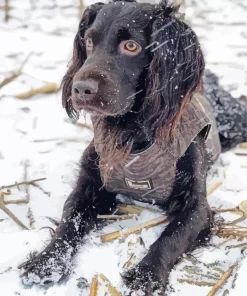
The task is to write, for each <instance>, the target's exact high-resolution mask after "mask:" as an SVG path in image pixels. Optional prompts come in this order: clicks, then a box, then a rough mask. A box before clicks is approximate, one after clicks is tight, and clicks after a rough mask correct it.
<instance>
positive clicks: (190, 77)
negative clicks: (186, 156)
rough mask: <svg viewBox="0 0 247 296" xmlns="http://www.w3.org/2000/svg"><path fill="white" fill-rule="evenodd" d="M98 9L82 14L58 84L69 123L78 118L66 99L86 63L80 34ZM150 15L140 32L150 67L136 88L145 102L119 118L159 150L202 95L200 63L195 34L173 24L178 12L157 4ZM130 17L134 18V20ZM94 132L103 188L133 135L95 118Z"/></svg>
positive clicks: (178, 22)
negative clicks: (140, 128) (138, 125)
mask: <svg viewBox="0 0 247 296" xmlns="http://www.w3.org/2000/svg"><path fill="white" fill-rule="evenodd" d="M128 2H135V1H128ZM103 6H104V4H103V3H97V4H94V5H91V6H90V7H89V8H87V9H86V10H85V12H84V14H83V16H82V19H81V21H80V24H79V28H78V33H77V34H76V37H75V40H74V52H73V58H72V61H71V64H70V67H69V69H68V72H67V73H66V75H65V76H64V78H63V82H62V86H63V94H62V100H63V106H64V107H65V108H66V110H67V113H68V115H69V116H70V117H71V118H72V119H77V118H78V117H79V113H78V111H76V110H74V108H73V106H72V102H71V99H70V97H71V89H72V83H73V77H74V75H75V74H76V73H77V71H78V70H79V69H80V68H81V67H82V65H83V64H84V62H85V60H86V58H87V54H86V46H85V40H84V34H85V31H86V30H87V29H88V28H89V27H90V25H91V24H92V23H93V21H94V19H95V17H96V15H97V13H98V12H99V11H100V9H101V8H102V7H103ZM150 10H152V11H150V15H152V19H151V20H150V21H149V23H148V24H147V25H146V28H145V32H146V34H149V38H150V44H151V45H152V46H150V47H149V51H150V56H151V62H150V65H149V66H148V68H147V69H146V73H145V74H146V75H145V78H144V79H143V81H142V82H141V84H142V85H141V86H140V88H142V89H145V98H144V99H143V106H142V108H141V109H140V111H139V112H138V114H137V115H136V116H135V117H134V118H133V114H132V115H131V118H129V117H130V114H126V115H125V118H126V120H131V121H133V124H134V121H138V120H139V118H140V119H141V118H145V122H144V124H145V131H146V135H147V138H148V137H150V135H151V134H152V135H151V136H153V134H154V135H155V141H157V143H159V145H161V146H162V145H164V143H167V139H171V137H172V135H173V131H174V130H175V128H176V126H177V125H178V124H179V122H180V118H181V115H182V114H183V110H184V108H185V107H186V105H187V104H188V103H189V102H190V99H191V96H192V95H193V93H194V92H195V91H196V92H202V87H201V86H202V75H203V70H204V58H203V54H202V51H201V48H200V45H199V42H198V39H197V36H196V34H195V33H194V31H193V30H192V29H191V28H190V27H189V26H188V25H187V24H186V23H185V22H183V21H181V20H180V19H179V14H178V7H175V6H173V5H169V4H168V1H164V0H163V1H161V2H160V4H158V5H156V6H154V5H153V6H150ZM131 17H133V18H135V15H132V16H131ZM159 45H162V46H159ZM165 56H166V58H164V57H165ZM164 89H165V90H166V91H165V92H164V91H163V90H164ZM142 121H143V120H142ZM94 129H99V130H100V132H98V134H99V135H100V136H101V139H100V143H101V144H103V148H102V153H101V154H100V167H101V169H102V170H103V171H104V174H103V175H104V183H106V182H107V180H108V178H109V176H110V173H111V171H112V167H114V166H116V165H117V164H119V163H121V162H123V161H124V160H125V159H126V158H127V156H128V154H129V153H130V151H131V149H132V145H133V142H134V139H135V134H134V132H133V130H134V129H133V126H131V127H130V128H129V129H119V128H118V122H117V119H113V118H111V119H109V118H108V119H107V120H106V119H103V118H97V119H96V120H95V125H94Z"/></svg>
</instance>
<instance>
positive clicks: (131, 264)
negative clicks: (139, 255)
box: [123, 253, 136, 268]
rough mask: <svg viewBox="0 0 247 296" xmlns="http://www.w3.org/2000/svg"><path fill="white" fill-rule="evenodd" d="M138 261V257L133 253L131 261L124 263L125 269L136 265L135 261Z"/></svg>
mask: <svg viewBox="0 0 247 296" xmlns="http://www.w3.org/2000/svg"><path fill="white" fill-rule="evenodd" d="M135 260H136V255H135V254H134V253H132V254H131V255H130V257H129V259H128V260H127V261H126V262H125V263H124V265H123V268H130V267H131V266H133V265H134V261H135Z"/></svg>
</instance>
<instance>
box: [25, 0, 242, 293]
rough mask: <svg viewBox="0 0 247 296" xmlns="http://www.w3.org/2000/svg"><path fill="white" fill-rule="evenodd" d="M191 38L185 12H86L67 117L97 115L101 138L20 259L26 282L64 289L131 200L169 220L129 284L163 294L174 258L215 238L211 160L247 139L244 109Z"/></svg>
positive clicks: (123, 5) (131, 7)
mask: <svg viewBox="0 0 247 296" xmlns="http://www.w3.org/2000/svg"><path fill="white" fill-rule="evenodd" d="M204 68H205V63H204V57H203V53H202V50H201V47H200V44H199V41H198V38H197V36H196V34H195V32H194V31H193V30H192V29H191V27H190V26H189V25H188V24H187V23H186V22H185V21H183V20H182V17H181V14H179V11H178V7H174V6H172V5H170V4H168V1H165V0H162V1H161V2H160V3H159V4H157V5H154V4H149V3H137V2H136V1H134V0H128V1H127V0H125V1H123V0H121V1H113V2H110V3H108V4H104V3H97V4H94V5H91V6H89V7H88V8H87V9H86V10H85V12H84V14H83V16H82V19H81V21H80V24H79V28H78V32H77V34H76V36H75V40H74V51H73V58H72V61H71V64H70V66H69V69H68V71H67V73H66V75H65V76H64V79H63V84H62V85H63V94H62V101H63V106H64V107H65V108H66V111H67V113H68V115H69V117H70V118H72V119H73V120H77V119H78V117H79V115H80V111H81V110H86V111H88V112H90V113H91V118H92V123H93V128H94V139H93V140H92V142H91V144H90V145H89V146H88V147H87V149H86V150H85V151H84V152H83V156H82V159H81V163H80V175H79V178H78V181H77V183H76V186H75V189H74V190H73V191H72V193H71V194H70V196H69V197H68V199H67V201H66V203H65V205H64V210H63V216H62V219H61V223H60V224H59V226H58V227H57V229H56V232H55V235H54V237H53V239H52V241H51V242H50V243H49V245H48V246H47V247H46V248H45V249H44V250H43V251H42V252H41V253H40V254H39V255H37V256H36V257H35V258H33V259H32V260H30V261H28V262H27V263H26V264H22V267H23V268H24V269H25V271H24V273H23V274H22V278H23V282H24V283H25V284H26V285H31V284H33V283H38V284H40V285H46V284H48V283H50V282H61V281H62V280H63V279H65V277H66V276H67V275H68V274H69V272H70V269H71V265H72V261H73V257H74V256H75V254H76V252H77V250H78V248H79V247H80V246H81V244H82V242H83V237H84V236H85V234H87V233H89V231H90V230H92V229H94V228H95V226H98V223H99V222H98V221H97V219H96V217H97V215H98V214H109V213H111V212H112V211H114V208H115V207H116V195H117V194H118V193H121V194H124V195H126V196H129V197H131V198H133V199H134V200H139V201H143V202H147V203H155V204H157V205H159V206H160V207H161V208H162V209H163V210H164V211H166V215H167V216H168V217H169V222H170V223H169V225H168V226H167V227H166V228H165V229H164V231H163V233H162V234H161V235H160V237H159V238H158V239H157V241H155V242H154V243H153V244H152V245H151V247H150V248H149V251H148V253H147V255H146V256H145V257H144V258H143V259H142V260H141V262H139V263H138V264H137V265H136V266H135V267H134V268H132V269H130V270H129V271H128V272H125V273H123V274H122V277H123V280H124V282H125V284H126V285H127V286H128V287H129V288H130V289H131V290H135V289H142V290H143V292H144V293H145V295H148V296H152V295H154V292H155V291H156V292H157V293H159V294H160V295H164V289H165V286H166V284H167V281H168V277H169V272H170V270H171V269H172V268H173V266H174V265H175V264H176V262H177V261H178V259H179V257H180V256H181V255H182V254H183V253H185V252H188V251H190V250H192V249H193V248H195V247H196V246H198V245H200V243H201V242H203V241H204V240H205V238H207V237H208V236H209V235H210V227H211V224H212V212H211V210H210V207H209V205H208V202H207V198H206V177H207V172H208V168H209V165H210V163H212V162H213V161H214V160H216V159H217V157H218V155H219V153H220V152H221V151H226V150H229V149H230V148H232V147H234V146H236V145H237V144H238V143H240V142H243V141H246V140H247V122H246V120H247V119H246V118H247V117H246V115H247V113H246V110H247V109H246V104H244V103H241V102H240V101H238V100H236V99H234V98H232V97H231V95H230V94H229V93H227V92H226V91H224V90H223V89H222V88H221V86H220V85H219V83H218V79H217V77H216V76H215V75H214V74H212V73H211V72H209V71H204Z"/></svg>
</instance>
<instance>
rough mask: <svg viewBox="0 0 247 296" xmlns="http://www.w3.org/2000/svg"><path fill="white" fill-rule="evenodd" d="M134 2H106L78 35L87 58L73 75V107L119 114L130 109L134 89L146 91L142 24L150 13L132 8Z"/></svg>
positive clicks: (101, 113) (145, 40) (139, 91)
mask: <svg viewBox="0 0 247 296" xmlns="http://www.w3.org/2000/svg"><path fill="white" fill-rule="evenodd" d="M123 3H124V2H123ZM133 6H134V4H132V3H124V4H122V3H120V2H119V3H112V4H108V5H105V6H104V7H103V8H102V9H101V10H100V11H99V13H98V14H97V16H96V18H95V20H94V22H93V23H92V25H91V26H90V27H89V28H88V29H87V30H86V31H85V33H84V36H81V37H82V38H83V39H84V42H85V48H86V60H85V62H84V64H83V65H82V67H81V68H80V69H79V71H78V72H77V73H76V74H75V76H74V78H73V85H72V90H71V91H72V97H71V99H72V104H73V107H74V109H76V110H82V109H83V110H86V111H90V112H92V113H95V114H98V115H103V116H114V115H121V114H124V113H126V112H128V111H130V110H131V108H132V107H133V105H134V102H135V98H136V94H137V93H141V92H143V93H144V92H145V90H144V89H141V86H142V84H143V83H142V74H143V72H144V71H145V69H146V68H147V65H148V62H149V51H148V49H146V47H147V46H148V42H149V40H148V38H147V36H148V34H145V33H146V32H145V28H146V25H147V23H148V21H149V20H150V19H149V17H150V15H148V14H147V13H144V12H145V11H143V10H138V9H135V11H133V8H134V7H133ZM135 6H136V4H135ZM140 8H141V6H140ZM112 16H114V17H112ZM129 16H130V17H129Z"/></svg>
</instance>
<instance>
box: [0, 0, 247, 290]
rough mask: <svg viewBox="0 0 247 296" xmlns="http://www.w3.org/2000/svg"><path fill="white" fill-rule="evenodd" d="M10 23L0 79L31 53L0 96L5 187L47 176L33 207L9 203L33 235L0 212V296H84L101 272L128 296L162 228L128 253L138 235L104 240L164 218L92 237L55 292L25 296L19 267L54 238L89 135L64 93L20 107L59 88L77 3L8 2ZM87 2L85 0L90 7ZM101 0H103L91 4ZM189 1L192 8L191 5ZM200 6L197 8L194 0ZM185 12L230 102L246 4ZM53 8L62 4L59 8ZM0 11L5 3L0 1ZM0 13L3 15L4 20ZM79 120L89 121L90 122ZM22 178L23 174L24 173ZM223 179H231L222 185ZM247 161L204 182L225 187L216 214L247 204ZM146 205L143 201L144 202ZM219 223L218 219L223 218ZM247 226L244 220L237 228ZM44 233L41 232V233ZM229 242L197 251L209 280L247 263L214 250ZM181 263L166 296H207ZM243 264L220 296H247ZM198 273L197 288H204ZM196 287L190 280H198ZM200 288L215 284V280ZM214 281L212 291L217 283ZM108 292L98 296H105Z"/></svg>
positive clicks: (0, 169)
mask: <svg viewBox="0 0 247 296" xmlns="http://www.w3.org/2000/svg"><path fill="white" fill-rule="evenodd" d="M10 2H11V6H13V7H14V9H13V10H11V12H10V15H11V16H12V17H13V18H12V19H10V22H9V24H5V23H3V22H1V23H0V40H1V46H0V56H1V63H0V81H2V79H4V78H5V77H6V76H8V75H9V74H10V73H11V72H12V71H13V70H18V68H19V67H20V66H21V64H22V62H23V61H24V60H25V58H26V57H27V56H28V55H29V54H30V53H32V54H31V56H30V57H29V59H28V62H27V63H26V64H25V66H24V68H23V73H24V74H23V75H21V76H19V77H18V78H16V79H15V80H14V81H13V82H11V83H10V84H8V85H6V86H5V87H3V88H2V89H1V90H0V186H2V185H8V184H12V183H14V182H15V181H22V180H23V179H24V177H25V174H26V179H27V180H31V179H36V178H42V177H45V178H47V179H46V180H45V181H42V182H38V183H37V184H38V185H40V186H41V187H40V188H38V187H34V186H30V187H29V195H30V202H29V204H21V205H20V204H19V205H8V208H9V209H10V210H11V211H12V212H13V213H15V215H16V216H17V217H18V218H19V219H20V220H21V221H22V222H23V223H24V224H25V225H27V226H28V227H29V219H28V218H27V213H28V209H29V208H30V209H31V210H32V213H33V215H34V217H35V229H34V230H30V231H27V230H22V229H20V227H19V226H18V225H16V224H15V223H14V222H13V221H12V220H11V219H10V218H9V217H8V216H7V215H5V213H4V212H3V211H1V210H0V242H1V243H0V291H1V295H4V296H14V295H22V296H29V295H30V296H31V295H40V296H41V295H47V296H51V295H59V296H68V295H70V296H75V295H80V296H86V295H89V290H88V288H85V289H83V288H80V287H81V286H83V284H82V285H80V283H81V282H83V280H82V278H85V279H86V280H87V281H88V283H90V282H91V279H92V277H93V276H94V275H95V274H96V273H104V274H105V275H106V277H107V278H108V279H109V280H110V281H111V282H112V284H113V285H115V286H116V288H117V289H118V290H119V291H121V292H124V290H125V288H124V287H123V286H122V281H121V276H120V273H121V272H122V271H123V265H124V264H125V262H126V261H128V259H129V256H130V252H134V254H135V255H136V257H137V259H136V262H137V261H138V260H140V259H141V258H142V257H143V256H144V255H145V254H146V252H147V249H148V247H149V246H150V245H151V244H152V243H153V242H154V241H155V240H156V239H157V237H158V236H159V234H160V233H161V231H162V230H163V229H164V227H165V226H164V225H161V226H157V227H154V228H152V229H148V230H144V231H142V233H141V237H142V241H143V245H138V244H137V245H136V246H133V247H132V249H130V248H129V247H128V243H129V242H135V241H136V239H137V235H131V236H129V237H128V238H127V239H126V240H115V241H113V242H110V243H106V244H102V243H100V241H99V238H98V237H99V235H101V234H104V233H109V232H112V231H116V230H121V229H122V228H126V227H129V226H134V225H137V224H139V223H142V222H144V221H148V220H151V219H153V218H156V217H157V216H159V214H157V213H152V212H149V211H144V212H143V213H142V214H141V215H140V217H139V219H138V220H137V221H136V220H135V219H133V220H126V221H117V222H114V223H112V224H109V225H107V226H105V227H104V228H103V229H102V230H100V231H98V232H92V233H90V235H89V236H87V238H86V242H85V244H84V246H83V247H82V248H81V249H80V252H79V254H78V256H77V257H76V260H75V262H74V263H73V264H74V267H73V273H72V274H71V276H70V278H69V280H68V281H67V282H66V284H62V285H55V286H53V287H51V288H50V289H48V290H47V291H44V290H42V289H40V288H39V287H33V288H31V289H26V288H25V287H24V286H22V284H21V281H20V278H19V275H20V271H19V270H18V269H17V266H18V265H19V264H20V263H22V262H23V261H25V260H26V258H27V256H28V255H29V253H30V252H31V251H32V252H33V251H40V250H42V249H43V248H44V246H45V245H46V244H47V243H48V242H49V240H50V232H49V229H47V228H43V227H46V226H50V227H53V228H54V225H53V224H52V223H51V222H50V221H49V220H48V219H47V218H46V217H47V216H49V217H53V218H57V219H60V217H61V213H62V208H63V204H64V202H65V200H66V197H67V196H68V194H69V193H70V192H71V190H72V188H73V186H74V183H75V180H76V176H77V173H78V171H77V169H78V167H77V164H78V160H79V159H80V156H81V153H82V151H83V150H84V149H85V147H86V146H87V144H88V143H89V142H90V139H91V138H92V133H91V132H90V131H89V130H87V129H84V128H82V127H80V126H77V125H73V124H71V123H70V122H68V120H67V115H66V114H65V111H64V110H63V109H62V107H61V93H60V92H59V93H56V94H51V95H39V96H36V97H34V98H33V99H28V100H18V99H15V98H14V97H13V95H15V94H19V93H22V92H25V91H27V90H29V89H31V88H36V87H40V86H42V85H43V84H44V83H46V82H54V83H57V84H60V82H61V79H62V77H63V75H64V73H65V71H66V66H67V64H68V61H69V59H70V58H71V54H72V44H73V38H74V34H75V32H76V29H77V26H78V1H75V0H63V1H52V0H46V1H41V0H40V1H35V2H34V3H35V5H34V6H35V10H33V12H32V13H31V10H30V9H31V4H30V3H32V2H31V1H27V0H26V1H25V0H22V1H17V0H12V1H10ZM85 2H87V3H89V0H88V1H85ZM95 2H97V1H95ZM187 2H188V3H189V2H191V1H187ZM193 2H194V1H193ZM197 2H198V3H197V4H196V6H195V5H193V6H190V5H189V6H188V7H186V9H184V10H185V12H186V17H187V19H188V20H189V21H190V22H191V23H192V25H193V28H194V29H195V30H196V32H197V33H198V35H199V36H200V40H201V43H202V46H203V49H204V52H205V54H206V60H207V65H208V67H209V68H210V69H212V70H213V71H215V72H216V73H217V74H218V75H219V76H220V78H221V79H220V81H221V82H222V83H223V84H224V85H225V87H226V89H228V90H230V91H231V92H232V94H233V95H235V96H239V95H241V94H246V93H247V84H246V81H247V59H246V56H247V29H246V28H247V26H246V25H247V23H246V13H247V12H246V8H245V9H244V8H243V7H242V6H241V5H240V4H242V5H245V6H246V7H247V1H230V0H221V1H215V0H207V1H206V0H204V1H197ZM54 3H55V4H56V5H55V7H54ZM0 4H1V2H0ZM2 17H3V14H2V12H1V13H0V18H1V19H2ZM80 121H81V122H85V121H86V122H87V123H90V119H89V117H88V115H86V116H85V118H84V117H83V116H82V118H81V119H80ZM25 171H26V173H25ZM224 175H225V179H224ZM246 176H247V157H245V156H237V155H235V154H234V151H231V152H228V153H225V154H224V155H221V157H220V159H219V160H218V162H217V163H216V164H215V165H214V168H213V169H212V171H211V175H210V176H209V178H208V185H210V184H212V183H214V181H215V180H222V181H223V185H222V186H221V187H219V188H218V189H217V190H216V191H215V192H214V193H213V194H212V195H210V196H209V197H208V200H209V203H210V205H211V206H212V207H216V208H232V207H236V206H238V205H239V203H240V202H241V201H243V200H246V199H247V183H246ZM20 189H21V190H20V191H19V190H18V189H17V188H16V187H13V188H11V195H10V196H6V197H5V198H6V200H10V199H23V198H26V194H27V193H26V188H25V186H20ZM138 204H140V203H138ZM221 216H222V217H224V218H225V219H226V221H231V220H234V219H237V218H239V216H236V215H234V214H230V213H224V214H222V215H221ZM217 217H219V215H217ZM241 225H243V226H247V222H246V221H243V222H241ZM42 228H43V229H42ZM222 241H223V239H219V238H218V237H216V236H214V237H213V238H212V239H211V241H210V243H211V246H208V247H205V248H200V249H197V250H195V251H194V253H193V254H194V256H195V258H197V259H196V260H199V261H201V262H203V263H204V264H203V263H198V262H197V265H196V266H199V267H200V268H202V270H203V274H204V275H205V274H206V273H207V272H209V274H213V273H214V272H216V271H215V270H214V269H213V268H212V265H210V264H216V263H217V264H218V266H219V267H220V268H221V269H223V270H224V271H225V270H227V269H228V268H229V266H230V265H231V264H233V263H234V262H236V261H237V260H238V259H240V258H241V257H242V256H244V255H241V253H240V248H238V249H230V250H226V249H225V247H226V245H232V244H237V243H239V242H237V241H235V240H232V241H229V242H228V243H226V244H225V245H223V246H221V247H219V248H217V247H215V245H214V244H219V243H220V242H222ZM183 259H184V260H183V261H182V262H180V263H179V264H177V266H175V268H174V269H173V271H172V272H171V275H170V285H169V288H168V291H169V294H168V295H169V296H187V295H196V296H205V295H207V293H208V292H209V290H210V289H211V288H210V287H208V286H202V287H198V286H195V285H189V284H187V283H179V282H178V279H181V278H188V277H187V275H186V272H185V271H184V268H188V267H186V266H194V265H193V264H192V263H191V262H190V261H189V260H187V259H186V258H183ZM246 272H247V259H244V258H243V259H242V261H241V264H240V267H239V270H238V272H237V273H236V272H234V273H233V276H232V277H231V278H230V279H229V280H228V282H227V284H226V285H225V286H224V288H223V289H221V290H220V291H219V293H218V294H217V295H222V294H223V292H224V290H226V289H228V290H229V295H230V296H235V295H237V296H241V295H243V296H246V292H245V291H246V288H245V281H246ZM198 277H199V276H198V275H195V276H194V280H195V279H197V280H198ZM192 279H193V278H192ZM199 280H204V281H207V282H208V281H209V278H206V279H205V278H200V277H199ZM211 282H214V283H215V279H214V280H212V279H211ZM105 291H106V288H104V287H103V286H102V288H101V289H100V292H99V294H98V295H105Z"/></svg>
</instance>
